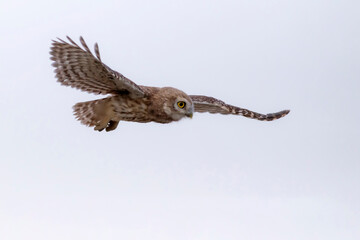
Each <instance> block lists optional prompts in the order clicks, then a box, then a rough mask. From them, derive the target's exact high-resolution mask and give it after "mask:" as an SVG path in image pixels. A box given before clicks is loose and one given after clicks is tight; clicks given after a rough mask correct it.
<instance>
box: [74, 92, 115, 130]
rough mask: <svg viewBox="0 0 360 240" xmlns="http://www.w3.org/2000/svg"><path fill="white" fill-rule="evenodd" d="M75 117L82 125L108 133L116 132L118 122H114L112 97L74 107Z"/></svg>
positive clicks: (78, 104)
mask: <svg viewBox="0 0 360 240" xmlns="http://www.w3.org/2000/svg"><path fill="white" fill-rule="evenodd" d="M73 109H74V115H75V117H76V119H77V120H79V121H80V122H81V123H82V124H84V125H86V126H89V127H93V126H95V128H94V130H98V131H102V130H104V129H106V131H111V130H114V129H115V128H116V127H117V124H118V123H119V122H118V121H113V120H112V118H113V116H114V111H113V107H112V104H111V97H107V98H103V99H98V100H94V101H88V102H81V103H77V104H75V105H74V106H73Z"/></svg>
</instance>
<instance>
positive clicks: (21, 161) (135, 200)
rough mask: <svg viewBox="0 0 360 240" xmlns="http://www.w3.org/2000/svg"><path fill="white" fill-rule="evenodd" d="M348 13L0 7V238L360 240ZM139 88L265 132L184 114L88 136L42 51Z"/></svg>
mask: <svg viewBox="0 0 360 240" xmlns="http://www.w3.org/2000/svg"><path fill="white" fill-rule="evenodd" d="M359 11H360V2H359V1H355V0H354V1H350V0H348V1H346V0H345V1H344V0H342V1H340V0H338V1H325V0H323V1H320V0H302V1H279V0H251V1H250V0H249V1H239V0H233V1H210V0H206V1H200V0H186V1H170V0H166V1H165V0H163V1H160V0H154V1H145V0H135V1H85V0H84V1H39V0H34V1H25V0H24V1H19V0H17V1H5V0H4V1H1V3H0V27H1V29H0V30H1V36H0V51H1V52H0V71H1V80H0V81H1V89H0V108H1V120H0V123H1V125H0V126H1V127H0V134H1V135H0V136H1V137H0V143H1V151H0V159H1V160H0V194H1V196H0V238H1V239H6V240H13V239H19V240H20V239H21V240H23V239H26V240H29V239H36V240H42V239H44V240H45V239H46V240H48V239H51V240H57V239H59V240H60V239H61V240H64V239H102V240H104V239H105V240H107V239H179V240H184V239H267V240H268V239H277V240H279V239H284V240H285V239H286V240H289V239H307V240H308V239H327V240H328V239H360V175H359V174H360V163H359V162H360V144H359V136H360V128H359V126H358V124H359V121H360V113H359V103H360V98H359V95H360V27H359V23H360V14H359ZM66 35H69V36H71V37H73V38H74V39H76V40H77V41H78V37H79V36H80V35H82V36H84V38H85V39H86V40H87V42H88V44H89V45H91V46H93V44H94V43H95V42H96V41H97V42H98V43H99V45H100V51H101V54H102V59H103V60H104V61H105V62H106V63H107V64H108V65H109V66H111V67H112V68H114V69H116V70H118V71H120V72H121V73H123V74H124V75H125V76H127V77H129V78H130V79H132V80H134V81H135V82H136V83H139V84H143V85H154V86H173V87H177V88H179V89H182V90H184V91H185V92H187V93H189V94H205V95H212V96H214V97H218V98H220V99H222V100H224V101H226V102H228V103H231V104H236V105H239V106H242V107H246V108H249V109H252V110H254V111H259V112H264V113H267V112H273V111H279V110H282V109H286V108H290V109H291V110H292V112H291V113H290V115H289V116H287V117H286V118H284V119H281V120H278V121H275V122H259V121H255V120H250V119H246V118H242V117H236V116H222V115H210V114H196V115H195V116H194V118H193V119H192V120H183V121H181V122H178V123H173V124H168V125H160V124H154V123H149V124H137V123H127V122H122V123H120V124H119V126H118V129H117V130H116V131H114V132H110V133H106V132H101V133H98V132H95V131H93V130H92V129H91V128H87V127H85V126H82V125H80V123H79V122H77V121H76V120H75V119H74V117H73V116H72V109H71V107H72V105H73V104H75V103H76V102H79V101H87V100H91V99H95V98H98V97H99V96H94V95H91V94H86V93H83V92H80V91H77V90H75V89H71V88H66V87H63V86H61V85H60V84H58V83H57V82H56V80H55V78H54V73H53V68H52V67H51V66H50V64H51V62H50V60H49V47H50V42H51V39H55V38H56V37H61V38H65V36H66Z"/></svg>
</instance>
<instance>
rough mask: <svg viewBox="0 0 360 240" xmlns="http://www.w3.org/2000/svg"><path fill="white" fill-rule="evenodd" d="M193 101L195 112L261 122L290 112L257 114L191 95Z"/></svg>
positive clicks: (219, 101) (209, 98) (216, 100)
mask: <svg viewBox="0 0 360 240" xmlns="http://www.w3.org/2000/svg"><path fill="white" fill-rule="evenodd" d="M190 98H191V100H192V101H193V103H194V108H195V109H194V111H195V112H201V113H203V112H209V113H221V114H232V115H241V116H244V117H248V118H253V119H257V120H260V121H272V120H275V119H279V118H282V117H284V116H286V115H287V114H288V113H289V112H290V110H283V111H280V112H276V113H268V114H261V113H256V112H253V111H250V110H247V109H244V108H239V107H236V106H232V105H229V104H226V103H224V102H223V101H221V100H219V99H216V98H213V97H207V96H200V95H190Z"/></svg>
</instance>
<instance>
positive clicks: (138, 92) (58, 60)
mask: <svg viewBox="0 0 360 240" xmlns="http://www.w3.org/2000/svg"><path fill="white" fill-rule="evenodd" d="M67 39H68V40H69V42H70V43H68V42H65V41H63V40H61V39H58V41H53V43H52V47H51V51H50V54H51V58H50V59H51V60H52V61H54V63H53V64H52V65H53V66H54V67H55V68H56V69H55V73H56V77H57V79H58V82H60V83H61V84H62V85H65V86H71V87H74V88H78V89H80V90H82V91H86V92H90V93H95V94H117V93H126V94H130V95H132V96H133V97H139V98H140V97H144V96H145V92H144V90H143V89H142V88H141V87H140V86H138V85H136V84H135V83H134V82H132V81H131V80H130V79H128V78H126V77H125V76H123V75H122V74H120V73H118V72H116V71H114V70H112V69H111V68H109V67H108V66H106V65H105V64H104V63H103V62H102V61H101V58H100V52H99V47H98V45H97V43H96V44H95V55H96V56H94V55H93V54H92V53H91V51H90V49H89V47H88V46H87V45H86V43H85V41H84V39H83V38H82V37H80V42H81V45H82V47H83V48H84V49H83V48H81V47H80V46H79V45H77V44H76V43H75V42H74V41H73V40H72V39H71V38H69V37H67Z"/></svg>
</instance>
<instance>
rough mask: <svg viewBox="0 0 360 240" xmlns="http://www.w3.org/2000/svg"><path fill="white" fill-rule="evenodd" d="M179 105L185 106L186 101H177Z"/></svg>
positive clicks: (180, 106)
mask: <svg viewBox="0 0 360 240" xmlns="http://www.w3.org/2000/svg"><path fill="white" fill-rule="evenodd" d="M177 105H178V107H179V108H184V107H185V105H186V103H185V102H184V101H179V102H177Z"/></svg>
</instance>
